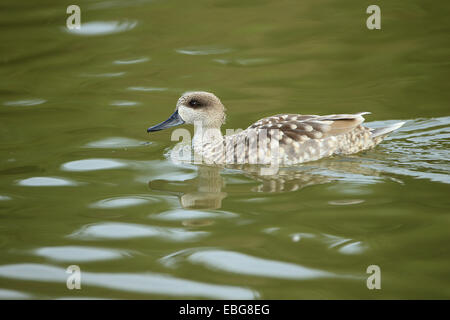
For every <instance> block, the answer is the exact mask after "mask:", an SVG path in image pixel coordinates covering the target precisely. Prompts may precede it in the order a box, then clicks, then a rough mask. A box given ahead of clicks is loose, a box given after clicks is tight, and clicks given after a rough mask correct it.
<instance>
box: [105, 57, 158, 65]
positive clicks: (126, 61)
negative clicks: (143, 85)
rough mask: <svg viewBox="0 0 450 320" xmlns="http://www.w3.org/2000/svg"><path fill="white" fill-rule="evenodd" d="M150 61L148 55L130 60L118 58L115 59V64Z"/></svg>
mask: <svg viewBox="0 0 450 320" xmlns="http://www.w3.org/2000/svg"><path fill="white" fill-rule="evenodd" d="M147 61H150V58H148V57H142V58H136V59H129V60H116V61H114V64H136V63H143V62H147Z"/></svg>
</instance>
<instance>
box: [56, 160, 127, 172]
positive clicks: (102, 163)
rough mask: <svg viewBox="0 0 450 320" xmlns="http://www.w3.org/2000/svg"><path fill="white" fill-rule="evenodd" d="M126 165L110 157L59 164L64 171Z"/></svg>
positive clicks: (105, 168) (92, 169)
mask: <svg viewBox="0 0 450 320" xmlns="http://www.w3.org/2000/svg"><path fill="white" fill-rule="evenodd" d="M126 166H127V165H126V164H125V163H123V162H120V161H117V160H112V159H83V160H75V161H70V162H66V163H64V164H63V165H62V166H61V169H62V170H65V171H95V170H107V169H117V168H123V167H126Z"/></svg>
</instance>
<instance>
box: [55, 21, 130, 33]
mask: <svg viewBox="0 0 450 320" xmlns="http://www.w3.org/2000/svg"><path fill="white" fill-rule="evenodd" d="M136 25H137V21H94V22H83V23H82V24H81V28H80V29H68V28H65V27H64V30H65V31H67V32H69V33H72V34H76V35H80V36H99V35H106V34H112V33H117V32H123V31H128V30H131V29H133V28H134V27H136Z"/></svg>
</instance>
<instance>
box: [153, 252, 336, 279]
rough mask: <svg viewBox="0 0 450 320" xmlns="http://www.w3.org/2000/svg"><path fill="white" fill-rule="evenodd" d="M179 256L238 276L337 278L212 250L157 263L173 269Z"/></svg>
mask: <svg viewBox="0 0 450 320" xmlns="http://www.w3.org/2000/svg"><path fill="white" fill-rule="evenodd" d="M186 253H187V254H186ZM183 256H185V259H186V260H187V261H189V262H191V263H194V264H201V265H203V266H205V267H207V268H210V269H213V270H219V271H224V272H230V273H238V274H242V275H250V276H259V277H268V278H279V279H297V280H305V279H313V278H322V277H338V275H336V274H334V273H330V272H326V271H322V270H318V269H313V268H308V267H304V266H301V265H298V264H294V263H290V262H282V261H276V260H269V259H263V258H258V257H253V256H250V255H247V254H243V253H238V252H233V251H225V250H216V249H206V250H200V251H195V252H193V253H192V252H189V250H186V251H181V252H180V253H177V254H173V255H170V256H166V257H164V258H162V259H161V260H160V261H161V262H162V263H163V264H165V265H166V266H173V265H174V264H175V263H176V262H177V260H179V259H180V258H182V257H183Z"/></svg>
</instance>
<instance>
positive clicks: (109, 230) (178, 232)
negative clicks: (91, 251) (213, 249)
mask: <svg viewBox="0 0 450 320" xmlns="http://www.w3.org/2000/svg"><path fill="white" fill-rule="evenodd" d="M208 234H209V233H208V232H205V231H188V230H184V229H181V228H169V227H159V226H151V225H142V224H133V223H120V222H104V223H96V224H92V225H88V226H84V227H83V228H81V229H80V230H78V231H75V232H74V233H73V234H71V235H70V236H69V237H70V238H77V239H83V240H96V239H117V240H120V239H132V238H144V237H145V238H147V237H148V238H150V237H155V238H159V239H161V240H169V241H193V240H196V239H198V238H201V237H204V236H207V235H208Z"/></svg>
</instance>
